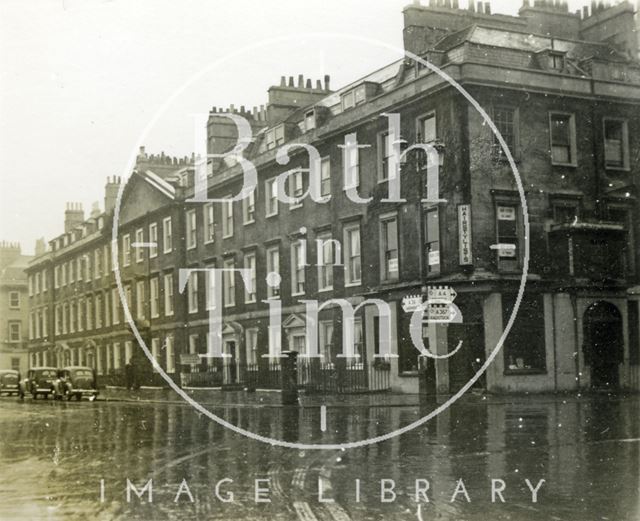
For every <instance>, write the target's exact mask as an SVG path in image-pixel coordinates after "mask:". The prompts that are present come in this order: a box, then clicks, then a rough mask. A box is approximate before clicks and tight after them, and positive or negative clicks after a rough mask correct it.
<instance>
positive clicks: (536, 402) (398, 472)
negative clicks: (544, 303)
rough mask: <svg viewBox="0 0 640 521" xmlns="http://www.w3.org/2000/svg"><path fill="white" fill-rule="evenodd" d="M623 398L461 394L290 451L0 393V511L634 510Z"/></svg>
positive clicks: (196, 425)
mask: <svg viewBox="0 0 640 521" xmlns="http://www.w3.org/2000/svg"><path fill="white" fill-rule="evenodd" d="M216 412H217V413H219V414H220V415H221V416H223V417H224V418H225V419H227V420H229V421H231V422H233V423H234V424H236V425H239V426H242V427H244V428H247V429H249V430H252V431H254V432H259V433H261V434H264V435H271V436H275V437H278V438H281V439H287V440H290V441H295V440H296V439H304V441H309V440H314V442H339V441H346V440H353V439H358V438H359V439H362V438H366V437H371V436H375V435H379V434H382V433H384V432H388V431H389V430H391V429H395V428H398V427H399V426H402V425H406V424H408V423H410V422H411V421H414V420H415V419H416V418H417V417H419V415H421V414H424V412H425V410H424V409H423V410H422V411H421V410H420V409H419V408H417V407H391V408H384V407H362V408H359V407H334V408H331V407H330V408H328V410H327V430H326V432H321V429H320V428H319V421H320V420H319V415H318V410H317V409H316V408H303V409H300V410H297V409H296V410H294V411H293V412H292V411H287V410H285V409H282V408H262V409H250V408H236V407H227V408H219V409H216ZM639 412H640V398H639V397H637V396H636V397H608V396H606V395H602V396H587V397H585V396H583V397H560V398H555V397H550V396H539V397H520V398H511V397H509V398H505V397H498V398H488V399H477V400H474V401H465V403H458V404H455V405H453V406H452V407H451V408H449V409H448V410H447V411H445V412H444V413H443V414H441V415H440V416H438V417H437V418H435V419H434V420H432V421H430V422H429V423H428V424H427V425H425V426H423V427H420V428H417V429H416V430H414V431H412V432H411V433H409V434H405V435H403V436H401V437H397V438H394V439H392V440H389V441H386V442H383V443H379V444H376V445H372V446H369V447H363V448H359V449H351V450H348V451H340V450H333V451H299V450H292V449H285V448H279V447H271V446H269V445H265V444H263V443H259V442H256V441H253V440H250V439H247V438H245V437H242V436H240V435H238V434H235V433H233V432H231V431H229V430H227V429H224V428H223V427H220V426H219V425H217V424H215V423H213V422H212V421H211V420H209V419H207V418H206V417H203V416H202V415H199V414H198V413H197V412H195V411H194V410H193V409H192V408H190V407H189V406H186V405H176V404H164V403H163V404H153V403H139V404H131V403H117V402H94V403H89V402H81V403H76V402H69V403H66V402H65V403H58V402H53V401H43V400H38V401H37V402H32V401H31V400H26V401H25V402H24V403H20V402H17V401H16V400H15V399H12V398H1V399H0V422H1V423H0V426H1V427H0V449H1V450H0V458H1V465H0V469H2V470H1V472H0V519H2V520H13V519H52V520H58V519H64V520H72V519H79V520H84V519H92V518H93V519H141V520H147V519H154V520H156V519H221V520H222V519H225V520H235V519H242V520H247V521H248V520H253V519H276V520H300V521H315V520H319V521H324V520H327V521H346V520H349V519H353V520H360V519H367V520H369V519H372V520H377V519H380V520H382V519H391V520H404V519H407V520H421V519H422V520H424V521H427V520H433V519H438V520H465V519H469V520H483V521H484V520H525V521H528V520H560V519H562V520H576V521H578V520H579V521H587V520H601V519H609V520H612V521H624V520H637V519H639V518H640V509H639V508H640V507H639V501H640V495H639V491H638V488H639V486H638V483H639V481H638V475H639V466H640V464H639V462H640V414H639ZM127 479H129V480H130V481H131V482H132V483H133V485H135V487H137V488H136V490H137V491H138V492H140V491H141V490H142V488H143V485H145V484H146V483H148V482H149V480H151V486H150V487H149V488H148V489H146V491H145V492H144V493H141V494H140V495H142V497H143V498H144V500H145V501H143V500H141V499H139V498H138V497H137V495H136V491H135V490H130V491H129V496H130V501H129V502H128V501H127V494H126V483H127ZM492 479H494V480H502V481H495V482H494V483H493V486H494V489H495V491H496V492H495V493H494V497H493V500H494V501H495V502H494V501H492ZM101 480H102V481H101ZM183 480H184V481H183ZM256 480H259V481H257V482H256ZM525 480H529V481H528V483H527V481H525ZM540 480H545V482H544V483H542V484H541V485H540V487H539V489H538V491H537V502H533V500H532V491H531V489H532V488H533V489H535V488H536V487H537V486H538V485H539V484H540ZM427 482H428V483H427ZM101 484H102V486H101ZM181 484H182V485H181ZM216 486H217V493H216ZM150 488H151V489H152V503H149V502H148V499H149V498H148V492H149V489H150ZM262 488H264V489H266V490H265V491H260V489H262ZM382 489H384V490H382ZM502 489H504V490H502ZM498 490H500V491H501V494H500V493H498V492H497V491H498ZM256 494H257V498H258V499H259V500H260V499H265V500H266V499H269V500H270V502H268V503H267V502H256ZM502 498H503V499H504V502H502V501H501V499H502ZM191 499H193V502H192V501H191ZM426 499H428V500H429V502H426ZM452 499H453V501H452ZM416 500H419V503H418V502H416ZM330 501H332V502H330Z"/></svg>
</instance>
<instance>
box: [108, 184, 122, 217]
mask: <svg viewBox="0 0 640 521" xmlns="http://www.w3.org/2000/svg"><path fill="white" fill-rule="evenodd" d="M121 182H122V179H121V178H120V177H118V176H112V177H111V176H110V177H107V184H106V185H105V186H104V211H105V212H106V213H110V212H112V211H113V209H114V208H115V207H116V199H117V198H118V192H119V190H120V183H121Z"/></svg>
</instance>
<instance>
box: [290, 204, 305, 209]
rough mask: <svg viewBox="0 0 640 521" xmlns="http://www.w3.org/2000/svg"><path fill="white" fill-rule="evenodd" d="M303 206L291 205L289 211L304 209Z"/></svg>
mask: <svg viewBox="0 0 640 521" xmlns="http://www.w3.org/2000/svg"><path fill="white" fill-rule="evenodd" d="M302 207H303V205H302V204H296V205H290V206H289V210H297V209H298V208H302Z"/></svg>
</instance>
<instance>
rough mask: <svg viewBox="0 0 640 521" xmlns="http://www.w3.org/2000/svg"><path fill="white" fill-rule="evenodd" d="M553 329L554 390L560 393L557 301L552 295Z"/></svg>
mask: <svg viewBox="0 0 640 521" xmlns="http://www.w3.org/2000/svg"><path fill="white" fill-rule="evenodd" d="M551 327H552V330H553V390H554V392H556V393H557V392H558V344H557V342H556V299H555V295H554V294H553V293H552V294H551Z"/></svg>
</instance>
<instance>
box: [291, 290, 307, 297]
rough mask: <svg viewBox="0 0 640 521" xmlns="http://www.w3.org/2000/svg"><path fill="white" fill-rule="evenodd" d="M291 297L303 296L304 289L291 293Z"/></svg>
mask: <svg viewBox="0 0 640 521" xmlns="http://www.w3.org/2000/svg"><path fill="white" fill-rule="evenodd" d="M291 296H292V297H303V296H304V291H303V292H302V293H291Z"/></svg>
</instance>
